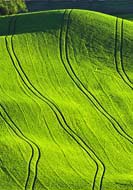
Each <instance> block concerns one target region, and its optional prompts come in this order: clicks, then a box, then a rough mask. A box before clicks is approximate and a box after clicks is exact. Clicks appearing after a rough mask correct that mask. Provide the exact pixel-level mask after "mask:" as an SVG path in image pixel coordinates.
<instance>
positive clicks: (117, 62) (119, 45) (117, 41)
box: [114, 17, 133, 90]
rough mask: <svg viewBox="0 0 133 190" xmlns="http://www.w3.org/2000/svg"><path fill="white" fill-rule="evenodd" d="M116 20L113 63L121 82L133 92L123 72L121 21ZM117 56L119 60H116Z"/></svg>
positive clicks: (132, 86)
mask: <svg viewBox="0 0 133 190" xmlns="http://www.w3.org/2000/svg"><path fill="white" fill-rule="evenodd" d="M119 22H120V19H119V18H118V17H117V18H116V26H115V47H114V62H115V65H116V71H117V73H118V74H119V76H120V78H121V79H122V80H123V82H124V83H125V84H126V85H127V86H128V87H129V88H130V89H131V90H133V85H132V83H131V81H130V79H129V77H128V76H127V74H126V72H125V70H124V64H123V19H121V23H119ZM119 32H120V39H119ZM118 54H119V59H120V60H119V59H118Z"/></svg>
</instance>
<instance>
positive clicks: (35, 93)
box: [5, 21, 104, 189]
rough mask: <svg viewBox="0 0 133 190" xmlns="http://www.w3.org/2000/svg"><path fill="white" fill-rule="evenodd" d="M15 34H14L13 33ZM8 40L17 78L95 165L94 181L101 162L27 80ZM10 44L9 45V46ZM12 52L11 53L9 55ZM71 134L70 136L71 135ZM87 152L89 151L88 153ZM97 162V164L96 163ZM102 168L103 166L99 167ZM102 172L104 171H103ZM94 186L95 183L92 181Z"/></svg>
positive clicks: (51, 104)
mask: <svg viewBox="0 0 133 190" xmlns="http://www.w3.org/2000/svg"><path fill="white" fill-rule="evenodd" d="M15 22H16V21H15ZM14 30H15V24H14ZM14 33H15V32H14ZM9 38H10V42H8V40H7V39H5V43H6V47H7V50H8V53H9V56H10V58H11V60H12V64H13V66H14V68H15V70H16V71H17V73H18V75H19V77H20V78H21V80H22V82H23V83H24V84H25V85H26V86H27V88H28V89H29V90H30V91H31V92H32V94H33V95H34V96H36V97H37V98H39V99H40V100H42V101H43V102H44V103H46V104H47V105H48V106H49V107H50V109H51V110H52V111H53V113H54V115H55V116H56V119H57V120H58V122H59V124H60V126H61V127H62V128H63V129H64V130H65V131H66V132H67V134H68V135H69V136H70V137H71V138H72V139H73V140H75V141H76V143H77V144H78V145H79V146H80V147H81V149H83V150H84V151H85V152H86V153H87V154H88V156H89V157H90V158H91V159H92V160H93V162H94V163H95V165H96V173H95V177H94V179H96V176H97V173H99V169H98V168H99V165H100V164H101V162H100V161H99V160H98V157H97V155H96V154H95V152H94V151H93V150H92V149H91V147H89V146H88V145H87V144H86V142H85V141H84V140H83V139H82V138H81V137H80V136H78V135H77V134H76V133H75V131H73V130H72V129H71V127H70V126H69V125H68V123H67V121H66V119H65V117H64V115H63V114H62V112H61V110H60V109H59V108H58V107H57V105H56V104H55V103H54V102H52V101H51V100H50V99H48V98H47V97H45V96H44V95H43V94H42V93H41V92H40V91H39V90H38V89H37V88H36V87H35V86H34V85H33V84H32V83H31V81H30V80H29V78H28V77H27V75H26V73H25V72H24V70H23V68H22V66H21V64H20V61H19V59H18V57H17V55H16V53H15V51H14V46H13V35H12V36H11V37H9ZM9 44H10V45H9ZM9 46H10V47H11V50H10V48H9ZM11 52H12V53H11ZM71 133H72V134H71ZM88 150H89V151H88ZM96 160H97V162H96ZM101 167H103V165H102V166H101ZM103 170H104V169H103ZM94 184H95V181H94ZM93 189H94V185H93Z"/></svg>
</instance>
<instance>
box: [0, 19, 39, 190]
mask: <svg viewBox="0 0 133 190" xmlns="http://www.w3.org/2000/svg"><path fill="white" fill-rule="evenodd" d="M15 20H16V18H15V17H13V18H12V19H10V22H9V28H8V33H10V32H11V23H12V22H14V21H15ZM7 41H8V36H6V37H5V42H6V48H7V51H8V53H9V51H10V50H9V47H8V45H7ZM1 107H2V105H1ZM3 110H4V107H3ZM4 111H5V113H6V115H7V116H8V118H9V119H10V121H11V122H12V123H13V125H14V126H16V128H17V130H18V131H19V132H20V134H21V135H22V136H23V137H24V139H25V140H26V142H27V143H28V144H29V145H30V147H31V149H32V155H31V158H30V160H29V164H28V176H27V179H26V182H25V190H27V189H28V190H29V188H30V189H32V190H33V189H34V187H35V181H36V178H37V166H38V162H39V159H40V157H41V152H40V148H39V147H38V145H37V144H36V143H35V142H33V141H32V140H30V139H29V138H27V137H25V136H24V134H23V133H22V132H21V131H20V129H19V127H17V125H16V124H15V123H14V122H13V121H12V119H11V118H10V116H9V115H8V114H7V112H6V110H4ZM3 119H4V117H3ZM5 121H6V120H5ZM7 124H8V123H7ZM10 126H11V125H10ZM32 168H34V176H33V175H32ZM30 183H31V184H30Z"/></svg>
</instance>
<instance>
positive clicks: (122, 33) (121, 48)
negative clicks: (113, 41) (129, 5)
mask: <svg viewBox="0 0 133 190" xmlns="http://www.w3.org/2000/svg"><path fill="white" fill-rule="evenodd" d="M123 40H124V20H123V19H122V22H121V46H120V58H121V68H122V71H123V74H124V75H125V77H126V79H127V81H128V82H129V84H130V87H131V89H132V90H133V82H132V81H131V80H130V78H129V76H128V75H127V73H126V71H125V68H124V61H123Z"/></svg>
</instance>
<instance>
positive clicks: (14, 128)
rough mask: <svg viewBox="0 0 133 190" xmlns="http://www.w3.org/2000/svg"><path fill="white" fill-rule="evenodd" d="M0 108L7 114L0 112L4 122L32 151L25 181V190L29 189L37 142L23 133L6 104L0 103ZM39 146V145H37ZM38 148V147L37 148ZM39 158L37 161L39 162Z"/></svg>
mask: <svg viewBox="0 0 133 190" xmlns="http://www.w3.org/2000/svg"><path fill="white" fill-rule="evenodd" d="M0 109H1V110H2V112H4V114H5V116H6V118H5V116H3V114H2V112H0V116H1V118H2V119H3V120H4V122H5V123H6V124H7V125H8V126H9V128H10V129H11V130H12V131H13V133H14V134H15V135H16V136H17V137H19V138H20V139H21V140H23V141H24V142H26V143H27V144H28V145H29V146H30V148H31V150H32V152H31V157H30V160H29V164H28V176H27V178H26V182H25V187H24V188H25V190H27V187H28V183H29V179H30V173H31V164H32V160H33V159H34V152H35V150H34V148H33V146H36V144H35V143H34V142H33V141H31V140H30V139H29V138H27V137H26V136H25V135H24V134H23V133H22V131H21V130H20V129H19V127H18V126H17V125H16V124H15V123H14V121H13V120H12V119H11V117H10V116H9V114H8V113H7V111H6V110H5V108H4V106H3V105H2V104H0ZM36 148H37V147H36ZM37 149H38V148H37ZM39 158H40V156H38V160H39ZM38 160H37V162H38ZM35 177H36V176H34V179H33V185H32V189H34V183H35Z"/></svg>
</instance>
